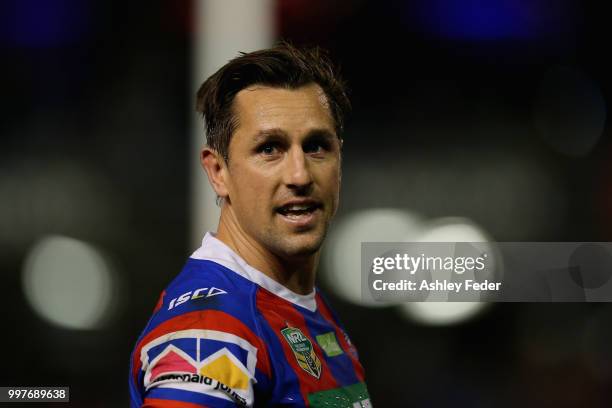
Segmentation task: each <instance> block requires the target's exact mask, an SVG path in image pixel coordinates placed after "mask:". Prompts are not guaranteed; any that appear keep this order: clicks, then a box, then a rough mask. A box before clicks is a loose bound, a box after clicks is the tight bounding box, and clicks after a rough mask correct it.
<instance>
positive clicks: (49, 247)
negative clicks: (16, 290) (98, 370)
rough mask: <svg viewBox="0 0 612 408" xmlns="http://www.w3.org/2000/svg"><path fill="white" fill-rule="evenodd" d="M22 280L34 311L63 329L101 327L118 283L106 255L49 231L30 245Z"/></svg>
mask: <svg viewBox="0 0 612 408" xmlns="http://www.w3.org/2000/svg"><path fill="white" fill-rule="evenodd" d="M22 280H23V290H24V292H25V296H26V299H27V300H28V302H29V303H30V305H31V306H32V308H33V309H34V310H35V311H36V313H38V315H39V316H41V317H42V318H43V319H45V320H47V321H48V322H49V323H52V324H54V325H57V326H60V327H63V328H67V329H97V328H101V327H103V326H104V323H105V322H106V321H108V319H109V317H111V316H110V315H111V312H112V311H113V310H114V306H115V305H116V304H117V301H118V299H117V292H118V289H119V288H118V282H117V279H116V277H115V274H114V273H113V271H112V270H111V267H110V264H109V262H108V261H107V260H106V259H105V257H104V255H102V253H101V252H100V251H99V250H98V249H96V248H95V247H94V246H92V245H90V244H88V243H86V242H83V241H79V240H76V239H73V238H69V237H65V236H57V235H54V236H47V237H45V238H43V239H41V240H40V241H39V242H38V243H36V244H35V245H34V246H33V247H32V249H31V250H30V252H29V253H28V255H27V258H26V261H25V264H24V268H23V279H22Z"/></svg>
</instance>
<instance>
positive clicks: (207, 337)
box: [130, 233, 370, 408]
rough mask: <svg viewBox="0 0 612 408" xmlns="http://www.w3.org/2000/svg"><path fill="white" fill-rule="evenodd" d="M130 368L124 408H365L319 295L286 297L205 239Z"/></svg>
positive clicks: (351, 355)
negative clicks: (127, 407)
mask: <svg viewBox="0 0 612 408" xmlns="http://www.w3.org/2000/svg"><path fill="white" fill-rule="evenodd" d="M130 366H131V367H130V397H131V406H132V408H136V407H138V408H140V407H142V406H144V407H151V408H152V407H160V406H163V407H175V408H196V407H211V408H212V407H236V406H239V407H240V406H248V407H251V406H287V407H301V406H312V407H319V406H325V407H351V408H353V407H369V406H370V399H369V395H368V391H367V388H366V385H365V382H364V370H363V367H362V365H361V363H360V362H359V359H358V355H357V350H356V349H355V347H354V346H353V344H352V343H351V340H350V339H349V337H348V335H347V334H346V332H345V331H344V329H343V328H342V326H341V325H340V323H339V321H338V319H337V318H336V316H335V314H334V312H333V311H332V310H331V308H330V307H329V306H328V304H327V303H326V301H325V300H324V299H323V297H322V296H321V294H320V291H318V290H317V289H315V290H313V292H312V293H311V294H308V295H300V294H297V293H294V292H292V291H290V290H289V289H288V288H286V287H284V286H282V285H281V284H279V283H278V282H276V281H275V280H273V279H272V278H270V277H268V276H267V275H265V274H264V273H262V272H261V271H258V270H256V269H255V268H253V267H251V266H250V265H248V264H247V263H246V262H245V261H244V259H242V258H241V257H240V256H239V255H238V254H236V253H235V252H233V251H232V250H231V249H230V248H229V247H228V246H226V245H225V244H224V243H222V242H221V241H219V240H218V239H217V238H215V237H214V235H213V234H211V233H208V234H206V236H205V237H204V239H203V241H202V246H201V247H200V248H199V249H198V250H196V251H195V252H194V253H193V254H192V255H191V257H190V258H189V259H188V261H187V263H186V264H185V266H184V268H183V270H182V271H181V273H180V274H179V275H178V276H177V277H176V278H175V279H174V280H173V281H172V282H171V283H170V285H169V286H168V287H167V288H166V290H165V291H164V292H163V293H162V295H161V296H160V299H159V301H158V303H157V306H156V307H155V310H154V313H153V316H152V317H151V319H150V320H149V323H148V324H147V326H146V328H145V330H144V332H143V333H142V335H141V336H140V338H139V339H138V341H137V344H136V347H135V349H134V351H133V353H132V358H131V362H130Z"/></svg>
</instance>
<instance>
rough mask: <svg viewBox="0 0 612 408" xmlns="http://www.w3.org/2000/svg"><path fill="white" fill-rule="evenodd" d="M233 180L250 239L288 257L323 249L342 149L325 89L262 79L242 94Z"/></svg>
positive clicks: (236, 206)
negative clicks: (288, 86) (273, 84)
mask: <svg viewBox="0 0 612 408" xmlns="http://www.w3.org/2000/svg"><path fill="white" fill-rule="evenodd" d="M234 109H235V114H236V115H237V118H238V127H237V130H236V131H235V132H234V134H233V135H232V139H231V142H230V145H229V163H228V170H227V174H226V178H225V184H226V187H227V190H228V192H229V197H228V198H229V202H228V205H229V208H228V209H229V210H230V211H232V212H233V215H234V216H235V219H236V220H237V222H238V224H239V227H240V229H241V230H242V231H243V232H244V233H245V235H246V236H247V239H250V240H253V241H254V242H256V243H257V244H259V245H261V246H263V247H264V248H266V249H267V250H269V251H271V252H272V253H274V254H275V255H277V256H279V257H281V258H283V259H291V258H294V257H296V256H298V257H299V256H304V255H311V254H313V253H315V252H316V251H318V249H319V248H320V246H321V244H322V243H323V239H324V237H325V233H326V231H327V227H328V224H329V222H330V220H331V218H332V217H333V216H334V214H335V213H336V209H337V207H338V198H339V191H340V148H341V144H340V141H339V139H338V137H337V136H336V132H335V129H334V121H333V119H332V116H331V113H330V110H329V107H328V104H327V98H326V97H325V94H324V93H323V91H322V90H321V88H320V87H319V86H318V85H316V84H310V85H306V86H303V87H301V88H298V89H285V88H272V87H268V86H263V85H255V86H251V87H249V88H246V89H243V90H242V91H240V92H239V93H238V94H237V95H236V97H235V100H234Z"/></svg>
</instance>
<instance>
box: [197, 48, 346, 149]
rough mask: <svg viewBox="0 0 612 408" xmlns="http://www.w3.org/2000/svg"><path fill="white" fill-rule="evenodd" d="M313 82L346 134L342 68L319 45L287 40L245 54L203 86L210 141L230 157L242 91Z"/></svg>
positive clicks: (200, 98)
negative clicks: (236, 102) (235, 108)
mask: <svg viewBox="0 0 612 408" xmlns="http://www.w3.org/2000/svg"><path fill="white" fill-rule="evenodd" d="M310 83H316V84H318V85H319V86H320V87H321V89H322V90H323V92H324V93H325V96H326V97H327V102H328V104H329V108H330V111H331V115H332V118H333V120H334V126H335V131H336V134H337V135H338V137H339V138H341V137H342V132H343V130H344V116H345V115H346V114H347V113H348V111H349V110H350V107H351V104H350V101H349V99H348V96H347V89H346V84H345V82H344V80H343V79H342V77H341V76H340V72H339V69H338V68H337V67H336V66H334V64H333V63H332V62H331V60H330V58H329V56H328V54H327V52H326V51H324V50H322V49H321V48H319V47H314V48H297V47H295V46H293V45H291V44H289V43H287V42H281V43H279V44H278V45H276V46H275V47H273V48H269V49H264V50H260V51H255V52H250V53H240V55H239V56H238V57H236V58H234V59H232V60H230V61H229V62H228V63H227V64H225V65H224V66H223V67H221V68H220V69H219V70H218V71H217V72H215V73H214V74H213V75H212V76H210V77H209V78H208V79H207V80H206V81H204V83H203V84H202V86H200V89H199V90H198V93H197V103H196V110H197V111H198V112H200V113H201V114H202V117H203V118H204V123H205V127H206V133H207V143H208V146H209V147H211V148H212V149H214V150H216V151H217V152H218V153H219V154H221V155H222V156H223V158H224V159H225V160H226V161H227V160H228V158H229V143H230V140H231V137H232V134H233V133H234V131H235V130H236V127H237V126H238V122H237V118H236V115H235V114H234V111H233V102H234V97H235V96H236V94H237V93H238V92H240V91H241V90H243V89H245V88H248V87H249V86H251V85H255V84H261V85H266V86H271V87H283V88H289V89H296V88H299V87H301V86H304V85H307V84H310Z"/></svg>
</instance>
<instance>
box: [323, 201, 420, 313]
mask: <svg viewBox="0 0 612 408" xmlns="http://www.w3.org/2000/svg"><path fill="white" fill-rule="evenodd" d="M421 224H422V219H421V217H420V216H418V215H416V214H413V213H411V212H409V211H405V210H399V209H393V208H373V209H367V210H361V211H357V212H354V213H352V214H350V215H347V216H345V217H344V218H342V219H340V220H338V223H337V225H336V226H334V228H333V229H332V231H331V232H330V234H329V237H328V240H327V244H326V247H325V250H324V254H323V266H324V267H323V270H322V271H321V274H320V275H321V279H322V280H323V282H324V283H325V285H326V286H327V287H329V288H330V289H331V290H332V291H334V292H335V293H336V295H338V296H339V297H341V298H342V299H344V300H346V301H348V302H351V303H354V304H358V305H362V306H370V307H381V306H387V304H386V303H383V302H374V301H366V300H364V299H362V296H361V243H362V242H403V241H404V240H406V238H407V237H411V236H412V237H416V236H417V235H418V234H419V233H420V231H421Z"/></svg>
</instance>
